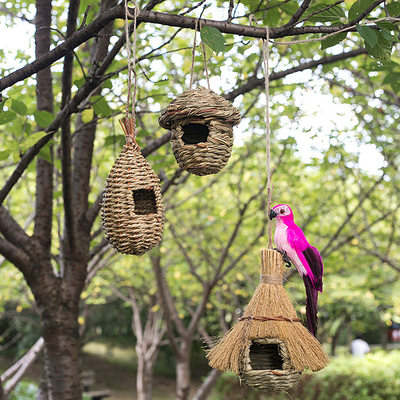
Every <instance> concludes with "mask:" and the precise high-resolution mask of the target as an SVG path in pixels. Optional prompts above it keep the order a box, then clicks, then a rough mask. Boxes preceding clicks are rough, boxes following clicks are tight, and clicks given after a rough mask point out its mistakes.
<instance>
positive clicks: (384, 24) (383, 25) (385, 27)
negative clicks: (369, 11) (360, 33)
mask: <svg viewBox="0 0 400 400" xmlns="http://www.w3.org/2000/svg"><path fill="white" fill-rule="evenodd" d="M376 24H377V25H378V26H379V28H380V29H381V30H382V31H392V30H394V29H396V25H395V24H392V23H391V22H389V21H380V22H377V23H376Z"/></svg>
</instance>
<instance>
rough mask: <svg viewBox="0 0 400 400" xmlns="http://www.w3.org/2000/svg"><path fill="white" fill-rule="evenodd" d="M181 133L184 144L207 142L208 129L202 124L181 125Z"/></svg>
mask: <svg viewBox="0 0 400 400" xmlns="http://www.w3.org/2000/svg"><path fill="white" fill-rule="evenodd" d="M182 130H183V135H182V141H183V143H184V144H197V143H204V142H207V139H208V134H209V129H208V126H207V125H204V124H194V123H190V124H186V125H182Z"/></svg>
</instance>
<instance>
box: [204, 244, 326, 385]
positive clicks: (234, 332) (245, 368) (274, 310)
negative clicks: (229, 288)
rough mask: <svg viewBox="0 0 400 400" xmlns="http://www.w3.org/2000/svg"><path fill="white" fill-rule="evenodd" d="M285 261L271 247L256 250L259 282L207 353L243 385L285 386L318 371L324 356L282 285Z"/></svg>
mask: <svg viewBox="0 0 400 400" xmlns="http://www.w3.org/2000/svg"><path fill="white" fill-rule="evenodd" d="M283 271H284V263H283V260H282V255H281V254H280V253H278V252H277V251H274V250H262V252H261V283H260V284H259V286H258V287H257V289H256V291H255V293H254V295H253V297H252V299H251V300H250V303H249V304H248V305H247V307H246V310H245V312H244V315H243V317H242V318H240V320H239V322H238V323H237V324H236V325H235V326H234V327H233V328H232V329H231V330H230V331H229V332H227V334H226V335H225V336H224V337H223V338H222V339H221V340H220V341H219V342H218V343H217V345H216V346H215V347H214V348H212V349H210V350H209V351H208V353H207V358H208V360H209V364H210V366H211V367H212V368H216V369H218V370H220V371H227V370H231V371H233V372H235V373H236V374H237V375H239V376H240V378H241V379H242V380H243V381H244V382H245V383H246V384H248V385H250V386H254V387H258V388H263V389H268V390H274V391H277V390H287V389H289V388H290V387H292V386H293V385H294V384H295V383H297V382H298V380H299V379H300V377H301V373H302V371H303V370H305V369H310V370H311V371H318V370H320V369H322V368H324V367H325V366H326V365H327V364H328V362H329V359H328V356H327V354H326V352H325V351H324V349H323V348H322V346H321V344H320V343H319V342H318V341H317V339H316V338H315V337H314V336H313V335H311V334H310V332H309V331H308V330H307V329H306V328H305V327H304V326H303V325H302V324H301V322H300V319H299V318H297V314H296V311H295V309H294V308H293V305H292V304H291V302H290V300H289V297H288V295H287V294H286V292H285V290H284V289H283V286H282V277H283Z"/></svg>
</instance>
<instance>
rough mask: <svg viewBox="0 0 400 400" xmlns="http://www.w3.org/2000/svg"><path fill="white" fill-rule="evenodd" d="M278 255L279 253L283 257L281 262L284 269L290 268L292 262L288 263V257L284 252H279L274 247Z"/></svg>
mask: <svg viewBox="0 0 400 400" xmlns="http://www.w3.org/2000/svg"><path fill="white" fill-rule="evenodd" d="M274 250H276V251H277V252H278V253H281V254H282V256H283V261H284V262H285V267H287V268H290V267H291V266H292V262H291V261H290V258H289V256H288V255H287V253H286V251H281V250H279V249H277V248H276V247H275V248H274Z"/></svg>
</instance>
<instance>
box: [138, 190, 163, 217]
mask: <svg viewBox="0 0 400 400" xmlns="http://www.w3.org/2000/svg"><path fill="white" fill-rule="evenodd" d="M132 195H133V202H134V204H135V214H139V215H147V214H156V213H157V204H156V194H155V193H154V189H153V188H150V189H137V190H132Z"/></svg>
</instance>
